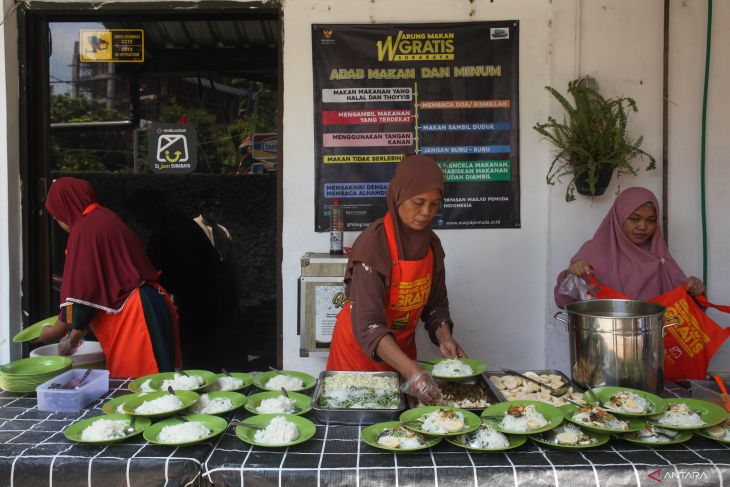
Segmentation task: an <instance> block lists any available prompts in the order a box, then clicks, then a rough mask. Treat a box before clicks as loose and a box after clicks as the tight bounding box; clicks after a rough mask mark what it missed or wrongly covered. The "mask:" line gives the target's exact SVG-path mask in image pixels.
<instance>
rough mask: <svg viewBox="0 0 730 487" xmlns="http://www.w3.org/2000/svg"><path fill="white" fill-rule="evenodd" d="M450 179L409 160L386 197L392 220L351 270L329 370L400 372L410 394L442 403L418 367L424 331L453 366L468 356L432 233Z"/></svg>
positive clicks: (359, 249)
mask: <svg viewBox="0 0 730 487" xmlns="http://www.w3.org/2000/svg"><path fill="white" fill-rule="evenodd" d="M443 191H444V178H443V174H442V172H441V169H440V168H439V167H438V165H437V164H436V162H435V161H434V160H433V159H431V158H430V157H425V156H417V155H409V156H406V157H405V158H403V160H402V161H401V162H400V164H399V165H398V169H397V170H396V172H395V175H394V176H393V179H392V180H391V182H390V186H389V187H388V193H387V195H386V199H387V206H388V212H387V213H386V215H385V217H383V218H381V219H379V220H376V221H375V222H373V223H372V224H370V226H369V227H368V228H367V229H365V231H364V232H363V233H362V234H361V235H360V236H359V237H358V239H357V240H356V241H355V243H354V245H353V249H352V254H350V258H349V261H348V263H347V271H346V273H345V285H346V286H347V296H348V299H349V306H345V307H344V308H343V309H342V311H341V312H340V314H339V315H338V317H337V323H336V325H335V330H334V333H333V336H332V345H331V347H330V356H329V360H328V362H327V369H328V370H372V371H382V370H396V371H398V372H399V373H400V374H401V375H403V376H404V377H405V378H406V379H407V381H408V382H407V384H408V386H409V390H408V391H407V392H409V393H410V394H412V395H414V396H416V397H418V398H419V399H421V400H422V401H424V402H426V403H432V402H436V401H438V400H439V398H440V396H441V393H440V391H439V389H438V387H437V386H436V384H435V382H434V381H433V379H432V378H431V377H430V376H429V375H428V373H426V372H425V371H423V370H422V369H421V368H420V367H419V366H418V364H417V363H416V362H415V359H416V356H417V351H416V342H415V331H416V325H417V324H418V322H419V321H420V320H423V321H424V323H425V325H426V329H427V330H428V333H429V336H430V337H431V341H433V343H434V344H435V345H437V346H438V347H439V349H440V351H441V354H442V355H444V356H445V357H449V358H457V357H463V356H464V355H465V354H464V351H463V350H462V349H461V347H460V346H459V344H458V343H456V340H454V338H453V336H452V335H451V331H452V328H453V323H452V321H451V316H450V314H449V301H448V297H447V293H446V284H445V283H446V277H445V271H444V250H443V248H442V247H441V242H440V241H439V239H438V237H437V236H436V234H435V233H434V232H433V230H431V219H432V218H433V217H434V215H435V214H436V212H437V211H438V209H439V207H440V205H441V198H442V195H443Z"/></svg>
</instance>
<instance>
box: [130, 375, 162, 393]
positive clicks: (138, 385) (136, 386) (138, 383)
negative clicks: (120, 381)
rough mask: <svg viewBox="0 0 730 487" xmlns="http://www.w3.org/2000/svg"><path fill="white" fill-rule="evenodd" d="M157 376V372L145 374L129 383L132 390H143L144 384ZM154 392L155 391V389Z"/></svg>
mask: <svg viewBox="0 0 730 487" xmlns="http://www.w3.org/2000/svg"><path fill="white" fill-rule="evenodd" d="M155 377H157V374H150V375H145V376H144V377H137V378H136V379H134V380H133V381H132V382H130V383H129V390H130V391H132V392H142V384H143V383H144V382H145V381H147V380H148V379H149V380H150V381H151V380H152V379H154V378H155ZM153 392H154V391H153Z"/></svg>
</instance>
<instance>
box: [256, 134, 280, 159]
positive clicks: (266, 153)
mask: <svg viewBox="0 0 730 487" xmlns="http://www.w3.org/2000/svg"><path fill="white" fill-rule="evenodd" d="M277 140H278V135H277V134H253V141H252V142H253V157H254V159H259V160H262V161H267V160H273V159H276V157H277V156H276V153H277Z"/></svg>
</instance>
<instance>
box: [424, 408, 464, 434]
mask: <svg viewBox="0 0 730 487" xmlns="http://www.w3.org/2000/svg"><path fill="white" fill-rule="evenodd" d="M421 420H422V421H423V424H422V425H421V430H423V431H425V432H427V433H434V434H437V435H445V434H447V433H455V432H457V431H460V430H462V429H464V415H463V414H461V413H460V412H459V411H452V410H450V409H438V410H436V411H433V412H431V413H428V414H426V415H424V416H423V417H422V418H421Z"/></svg>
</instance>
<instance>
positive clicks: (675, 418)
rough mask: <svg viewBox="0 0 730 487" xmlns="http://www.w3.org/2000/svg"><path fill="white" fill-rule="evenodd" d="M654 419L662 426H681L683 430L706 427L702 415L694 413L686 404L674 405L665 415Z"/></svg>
mask: <svg viewBox="0 0 730 487" xmlns="http://www.w3.org/2000/svg"><path fill="white" fill-rule="evenodd" d="M652 419H653V420H654V421H656V422H657V423H659V424H661V425H662V426H679V427H683V428H691V427H693V426H704V425H705V422H704V421H702V418H700V415H699V414H697V413H695V412H694V411H692V410H691V409H690V408H689V406H687V405H686V404H684V403H681V402H679V403H672V404H671V405H670V406H669V410H668V411H665V412H664V413H662V414H660V415H657V416H653V417H652Z"/></svg>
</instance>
